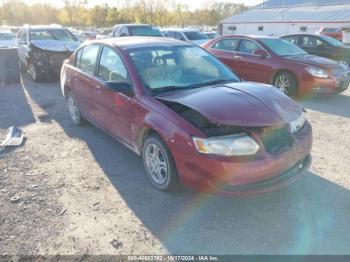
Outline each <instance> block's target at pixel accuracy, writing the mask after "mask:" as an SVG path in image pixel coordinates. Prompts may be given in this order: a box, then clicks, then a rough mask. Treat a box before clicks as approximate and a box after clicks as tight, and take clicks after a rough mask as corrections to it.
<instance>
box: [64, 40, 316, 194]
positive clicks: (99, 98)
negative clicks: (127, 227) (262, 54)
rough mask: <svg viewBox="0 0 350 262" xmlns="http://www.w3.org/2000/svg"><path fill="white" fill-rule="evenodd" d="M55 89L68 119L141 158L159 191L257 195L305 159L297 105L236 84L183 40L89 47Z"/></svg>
mask: <svg viewBox="0 0 350 262" xmlns="http://www.w3.org/2000/svg"><path fill="white" fill-rule="evenodd" d="M61 86H62V92H63V95H64V96H65V98H66V100H67V104H68V108H69V112H70V116H71V118H72V120H73V122H74V123H75V124H81V123H82V121H83V120H84V119H87V120H89V121H90V122H92V123H94V124H95V125H96V126H98V127H100V128H101V129H103V130H104V131H106V132H108V133H109V134H110V135H112V136H113V137H115V138H116V139H118V140H119V141H121V142H122V143H123V144H124V145H126V146H127V147H128V148H130V149H131V150H132V151H134V152H135V153H137V154H139V155H141V156H142V159H143V163H144V166H145V170H146V174H147V176H148V178H149V180H150V181H151V183H152V184H153V185H154V186H155V187H156V188H158V189H160V190H171V189H174V188H176V186H177V184H182V185H186V186H189V187H192V188H194V189H196V190H199V191H206V192H207V191H210V190H214V191H219V192H223V193H229V194H242V193H252V192H261V191H266V190H271V189H272V188H275V187H276V186H279V185H282V184H285V183H286V182H290V181H293V180H294V179H295V178H296V177H297V176H298V175H300V174H302V173H303V171H304V170H305V169H306V168H307V167H308V166H309V163H310V149H311V142H312V135H311V126H310V124H309V123H308V121H307V120H306V119H305V116H304V113H303V110H302V108H301V107H300V106H299V105H298V104H296V103H295V102H294V101H293V100H291V99H290V98H288V97H287V96H285V95H284V94H282V93H281V92H279V91H278V90H277V89H275V88H273V87H271V86H268V85H263V84H256V83H247V82H240V81H239V78H238V77H236V75H234V74H233V73H232V72H231V71H230V70H229V69H228V68H227V67H226V66H224V65H223V64H222V63H220V62H219V61H218V60H217V59H216V58H215V57H214V56H212V55H211V54H209V53H208V52H206V51H205V50H203V49H201V48H200V47H198V46H194V45H193V44H190V43H186V42H182V41H177V40H172V39H164V38H147V37H125V38H122V39H107V40H100V41H94V42H91V43H87V44H85V45H82V46H81V47H80V48H79V49H78V50H77V51H76V52H75V53H74V54H73V55H72V56H71V57H70V59H69V60H67V61H66V62H65V63H64V65H63V68H62V73H61ZM111 157H113V156H111Z"/></svg>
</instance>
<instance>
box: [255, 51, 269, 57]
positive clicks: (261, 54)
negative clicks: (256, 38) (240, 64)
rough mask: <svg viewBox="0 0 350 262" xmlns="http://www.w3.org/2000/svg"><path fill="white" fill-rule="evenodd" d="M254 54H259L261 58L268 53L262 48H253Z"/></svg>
mask: <svg viewBox="0 0 350 262" xmlns="http://www.w3.org/2000/svg"><path fill="white" fill-rule="evenodd" d="M254 55H257V56H260V57H261V58H266V57H268V56H269V55H268V53H266V51H264V50H262V49H258V50H255V51H254Z"/></svg>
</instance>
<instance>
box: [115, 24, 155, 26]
mask: <svg viewBox="0 0 350 262" xmlns="http://www.w3.org/2000/svg"><path fill="white" fill-rule="evenodd" d="M115 26H152V25H149V24H116V25H115Z"/></svg>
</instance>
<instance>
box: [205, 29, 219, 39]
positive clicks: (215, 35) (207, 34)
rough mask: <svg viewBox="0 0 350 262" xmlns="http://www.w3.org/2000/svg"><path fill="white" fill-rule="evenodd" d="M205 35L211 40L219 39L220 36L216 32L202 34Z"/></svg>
mask: <svg viewBox="0 0 350 262" xmlns="http://www.w3.org/2000/svg"><path fill="white" fill-rule="evenodd" d="M202 34H203V35H206V36H207V37H208V38H209V39H214V38H215V37H218V34H217V33H216V32H214V31H206V32H202Z"/></svg>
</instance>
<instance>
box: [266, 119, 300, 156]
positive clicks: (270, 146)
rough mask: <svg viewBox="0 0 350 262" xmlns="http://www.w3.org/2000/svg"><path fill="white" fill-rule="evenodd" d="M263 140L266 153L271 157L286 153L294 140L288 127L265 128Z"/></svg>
mask: <svg viewBox="0 0 350 262" xmlns="http://www.w3.org/2000/svg"><path fill="white" fill-rule="evenodd" d="M261 140H262V143H263V145H264V147H265V151H266V152H268V153H269V154H271V155H276V154H280V153H282V152H285V151H287V150H288V149H289V148H290V147H291V146H292V145H293V138H292V136H291V134H290V132H289V129H288V126H284V127H280V128H276V127H267V128H264V129H263V133H262V138H261Z"/></svg>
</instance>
